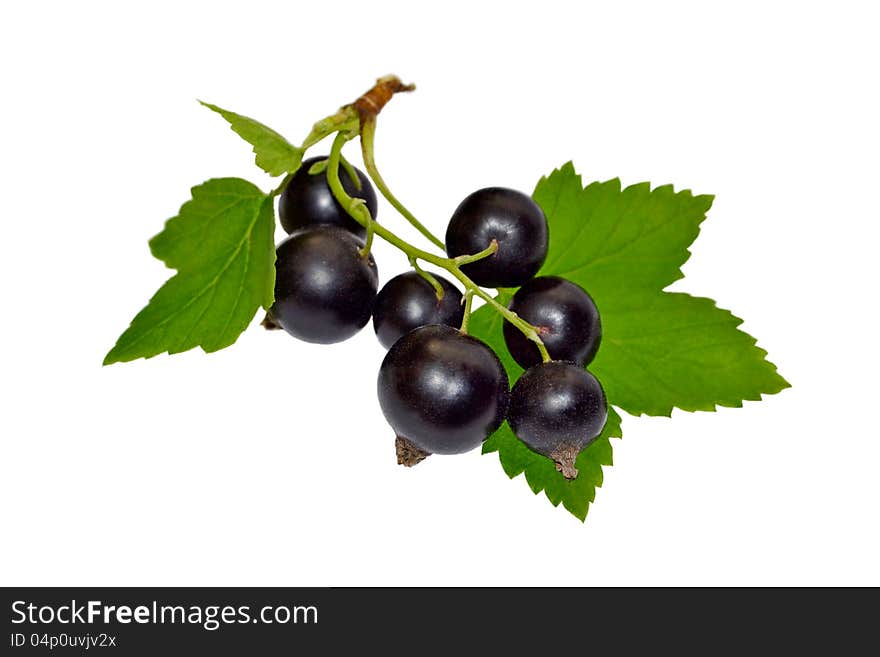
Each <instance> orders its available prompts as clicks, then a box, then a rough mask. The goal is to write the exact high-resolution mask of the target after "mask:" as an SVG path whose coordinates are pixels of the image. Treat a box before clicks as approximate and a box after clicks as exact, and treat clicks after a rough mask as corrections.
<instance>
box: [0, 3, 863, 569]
mask: <svg viewBox="0 0 880 657" xmlns="http://www.w3.org/2000/svg"><path fill="white" fill-rule="evenodd" d="M300 5H303V6H300ZM872 7H873V4H872V3H867V2H866V3H850V2H835V3H803V2H797V3H790V4H788V3H769V2H760V3H743V2H739V3H728V4H727V8H726V9H722V8H718V3H703V2H695V3H643V4H633V3H625V2H614V3H611V2H602V3H596V4H592V3H574V2H572V3H559V2H550V1H544V2H540V3H534V2H529V3H522V4H519V3H514V2H510V1H508V2H503V3H488V2H486V3H477V2H466V3H454V2H446V3H442V4H441V5H437V4H431V3H428V4H424V3H414V2H408V3H400V4H399V5H393V4H390V3H381V2H375V1H371V2H363V3H359V4H358V3H349V2H333V3H324V2H310V3H297V2H290V1H286V2H277V3H262V2H249V3H221V2H209V3H208V2H206V3H196V2H192V3H183V2H172V3H165V2H152V3H146V4H143V3H141V4H135V3H119V2H113V3H104V4H99V3H94V2H76V3H62V2H58V3H49V2H32V3H4V4H3V8H2V9H0V61H2V65H0V81H2V87H0V89H2V94H0V95H2V101H0V119H2V120H0V126H2V135H3V136H2V148H0V180H2V190H3V193H2V197H0V217H2V222H3V231H2V239H0V254H2V255H0V275H2V278H0V280H2V292H3V293H2V308H3V321H2V325H0V331H2V340H0V372H2V387H3V390H2V411H0V434H2V455H0V527H2V529H0V534H2V540H0V583H2V584H6V585H13V584H22V585H25V584H27V585H50V584H89V585H122V584H128V585H133V584H141V585H161V584H173V585H199V584H201V585H227V584H228V585H233V584H235V585H244V584H250V585H343V584H350V585H368V584H378V585H385V584H389V585H390V584H404V585H410V584H412V585H428V584H478V585H484V584H486V585H488V584H498V585H516V584H527V585H532V584H579V585H592V584H596V585H598V584H675V585H677V584H682V585H684V584H695V585H704V584H734V585H738V584H769V585H782V584H873V585H878V584H880V565H878V559H877V554H878V552H880V529H878V504H880V494H878V483H877V479H878V475H877V472H878V468H880V435H878V433H880V432H878V429H877V414H876V408H877V401H876V397H877V366H878V363H877V340H878V337H877V336H878V328H877V291H876V284H877V281H878V276H877V266H876V264H875V263H876V259H877V236H878V227H877V226H878V220H880V216H878V215H880V212H878V206H877V198H878V196H877V184H878V174H880V170H878V168H880V167H878V152H880V134H878V116H880V103H878V79H877V62H878V61H880V48H878V40H877V27H878V20H877V16H876V15H874V14H873V11H872ZM389 72H394V73H397V74H399V75H400V76H401V77H402V78H404V79H405V80H412V81H415V82H417V83H418V85H419V89H418V91H417V92H416V93H414V94H411V95H409V96H401V97H399V98H396V99H395V100H394V101H393V102H392V104H391V105H389V106H388V107H387V108H386V111H385V112H384V113H383V114H382V116H381V119H380V123H379V132H378V137H377V156H378V160H379V164H380V167H381V168H382V169H383V173H384V177H385V178H386V180H388V181H390V184H391V185H392V187H393V188H394V189H395V190H396V191H397V192H398V194H399V195H400V196H401V198H402V199H403V200H404V201H405V202H407V203H408V204H409V205H410V206H411V208H412V209H413V210H414V211H415V213H416V214H417V215H419V216H421V217H423V218H424V220H425V221H426V222H427V223H428V224H429V225H430V226H431V227H432V228H433V229H434V230H435V232H439V233H441V234H442V232H443V230H444V226H445V222H446V220H447V218H448V217H449V215H450V213H451V212H452V210H453V209H454V208H455V206H456V204H457V203H458V201H459V200H460V199H461V198H463V197H464V196H465V195H466V194H468V193H469V192H470V191H472V190H474V189H476V188H478V187H483V186H487V185H505V186H510V187H516V188H520V189H523V190H525V191H528V192H530V191H531V190H532V188H533V186H534V183H535V182H536V180H537V179H538V178H539V177H540V176H541V175H542V174H545V173H548V172H549V171H550V170H552V169H553V168H554V167H555V166H558V165H560V164H562V163H563V162H565V161H566V160H569V159H573V160H574V161H575V164H576V166H577V167H578V169H579V171H580V172H581V173H582V174H583V175H584V177H585V180H594V179H601V180H604V179H608V178H612V177H615V176H619V177H621V178H622V180H623V181H624V183H625V184H631V183H636V182H640V181H643V180H650V181H652V182H653V183H655V184H662V183H667V182H672V183H674V184H675V185H676V187H677V188H691V189H693V190H694V191H695V192H696V193H714V194H716V201H715V206H714V207H713V209H712V210H711V213H710V216H709V220H708V221H707V222H706V223H705V224H704V228H703V231H702V234H701V236H700V237H699V238H698V240H697V242H696V244H695V248H694V255H693V257H692V258H691V260H690V261H689V262H688V264H687V265H686V267H685V273H686V275H687V278H686V280H685V281H683V282H681V283H679V284H677V285H676V288H677V289H681V290H686V291H689V292H693V293H696V294H702V295H706V296H712V297H713V298H715V299H717V300H718V302H719V303H720V305H721V306H723V307H725V308H730V309H732V310H733V311H734V312H735V313H736V314H737V315H739V316H742V317H744V318H745V319H746V322H745V325H744V328H745V329H746V330H747V331H749V332H751V333H753V334H754V335H756V336H758V338H759V344H760V345H761V346H763V347H764V348H766V349H767V350H768V351H769V352H770V355H771V359H772V360H773V361H774V362H775V363H777V364H778V365H779V367H780V371H781V372H782V373H783V375H784V376H786V378H788V379H789V380H790V381H791V383H792V384H793V388H792V389H790V390H786V391H784V392H783V393H781V394H779V395H777V396H773V397H770V398H768V399H765V401H763V402H761V403H747V404H746V405H745V408H743V409H723V410H721V411H719V412H717V413H701V414H687V413H679V412H676V413H674V415H673V417H672V418H671V419H668V418H634V417H629V416H626V417H625V418H624V436H625V437H624V439H623V440H622V441H617V440H616V441H615V442H614V448H615V455H614V460H615V465H614V467H612V468H609V469H607V470H606V477H605V484H604V486H603V487H602V488H601V489H600V490H599V491H598V496H597V501H596V504H595V505H594V506H593V507H592V508H591V510H590V513H589V516H588V519H587V522H586V524H585V525H582V524H581V523H580V522H579V521H577V520H576V519H574V518H573V517H572V516H570V515H569V514H568V513H567V512H565V511H564V510H562V509H554V508H553V507H552V506H551V505H550V504H549V503H548V502H547V500H546V499H545V498H544V497H543V496H534V495H532V493H531V492H530V490H529V489H528V487H527V486H526V484H525V482H524V481H523V480H522V478H519V479H518V480H514V481H510V480H508V479H507V477H506V476H505V475H504V473H503V472H502V470H501V468H500V466H499V464H498V460H497V456H495V455H491V456H485V457H481V456H480V455H479V454H478V453H476V452H474V453H471V454H468V455H465V456H462V457H455V458H453V457H447V458H441V457H435V458H432V459H429V460H428V461H427V462H425V463H424V464H421V465H419V466H418V467H417V468H414V469H412V470H407V469H404V468H401V467H398V466H397V465H396V463H395V460H394V452H393V447H392V435H391V432H390V431H389V430H388V428H387V426H386V425H385V423H384V420H383V418H382V416H381V413H380V411H379V408H378V404H377V402H376V399H375V389H374V386H375V376H376V371H377V368H378V366H379V363H380V362H381V358H382V354H383V351H382V349H381V348H380V346H379V344H378V343H377V342H376V340H375V337H374V336H373V335H372V331H371V329H367V330H364V331H363V332H362V333H360V334H359V335H358V336H356V337H355V338H354V339H352V340H350V341H348V342H346V343H343V344H341V345H337V346H333V347H325V346H314V345H307V344H304V343H299V342H297V341H295V340H293V339H290V338H288V337H287V336H286V335H283V334H278V333H275V334H267V333H265V332H263V331H262V330H260V329H259V327H257V326H256V325H254V326H253V327H252V328H251V329H250V330H249V331H247V332H246V333H245V334H244V335H242V337H241V338H240V340H239V341H238V343H237V344H236V345H235V346H234V347H232V348H230V349H228V350H225V351H222V352H219V353H216V354H212V355H205V354H204V353H202V352H201V351H198V350H197V351H193V352H190V353H186V354H183V355H179V356H174V357H167V356H163V357H157V358H155V359H152V360H149V361H138V362H134V363H130V364H123V365H114V366H112V367H108V368H101V366H100V363H101V359H102V358H103V356H104V354H105V352H106V351H107V350H108V348H109V347H110V346H112V344H113V342H114V341H115V339H116V337H117V336H118V334H119V333H120V332H121V331H122V330H123V329H124V328H125V327H126V326H127V324H128V321H129V320H130V319H131V317H132V316H133V315H134V314H135V313H136V312H137V311H138V310H139V309H140V308H141V307H142V305H143V304H144V303H146V301H147V300H148V299H149V297H150V295H151V294H152V293H153V291H154V290H155V289H156V288H158V287H159V285H161V283H162V282H163V281H164V280H165V279H166V278H167V277H168V276H169V272H168V271H167V270H166V269H164V267H163V266H162V265H161V263H159V262H158V261H155V260H153V259H152V258H151V257H150V254H149V251H148V249H147V245H146V241H147V239H148V238H149V237H151V236H152V235H153V234H155V233H156V232H158V231H159V230H160V229H161V227H162V224H163V222H164V220H165V219H166V218H168V217H170V216H172V215H174V214H175V213H176V211H177V209H178V207H179V206H180V204H181V203H182V202H183V201H185V200H186V199H187V198H188V194H189V192H188V190H189V187H190V186H191V185H194V184H197V183H199V182H201V181H203V180H205V179H207V178H209V177H214V176H227V175H232V176H235V175H238V176H243V177H247V178H250V179H251V180H254V181H255V182H257V183H258V184H260V185H261V186H263V188H264V189H268V188H269V187H270V186H271V184H272V181H271V180H270V179H269V178H268V177H267V176H265V175H264V174H262V173H261V172H260V171H259V170H258V169H256V168H255V167H254V166H253V163H252V155H251V153H250V149H249V147H248V146H247V145H246V144H244V143H243V142H241V141H240V140H239V139H238V137H236V136H235V135H234V134H233V133H232V132H230V131H229V129H228V127H227V126H226V125H225V124H224V122H223V121H222V119H221V118H220V117H218V116H217V115H215V114H212V113H211V112H209V111H207V110H205V109H204V108H202V107H200V106H199V105H198V104H197V103H196V102H195V99H196V98H201V99H205V100H208V101H210V102H214V103H217V104H219V105H221V106H223V107H228V108H230V109H232V110H234V111H237V112H240V113H243V114H246V115H249V116H253V117H255V118H257V119H259V120H261V121H263V122H265V123H267V124H268V125H270V126H272V127H274V128H276V129H277V130H279V131H281V132H282V133H285V134H287V135H288V136H289V137H290V138H291V139H292V140H299V139H301V138H302V136H303V135H304V134H305V132H306V131H307V130H308V128H309V127H310V125H311V123H312V122H313V121H315V120H316V119H318V118H320V117H321V116H323V115H325V114H328V113H330V112H332V111H333V110H335V109H336V108H337V107H338V106H339V105H341V104H343V103H344V102H348V101H350V100H352V99H353V98H354V97H356V96H357V95H358V94H359V93H360V92H362V91H364V90H365V89H366V88H367V87H369V86H370V84H372V82H373V80H374V78H376V77H377V76H379V75H382V74H385V73H389ZM352 154H354V152H352ZM355 159H356V158H355ZM392 215H393V213H392V211H391V209H390V207H389V206H387V205H382V206H381V207H380V218H381V219H385V220H386V221H388V222H390V223H391V225H396V226H397V227H398V228H400V229H401V230H403V231H404V232H405V229H404V228H403V226H402V223H401V221H402V220H399V219H396V218H393V216H392ZM408 234H410V235H413V234H412V233H408ZM414 237H415V236H414ZM376 257H377V260H378V262H379V267H380V275H381V278H382V281H385V280H387V279H388V278H390V277H391V276H392V275H394V274H396V273H399V272H401V271H403V270H404V267H405V264H406V263H405V260H404V259H403V258H402V257H401V256H400V255H398V254H397V253H395V252H393V250H392V249H390V248H388V247H387V246H386V245H384V244H381V245H378V246H377V247H376Z"/></svg>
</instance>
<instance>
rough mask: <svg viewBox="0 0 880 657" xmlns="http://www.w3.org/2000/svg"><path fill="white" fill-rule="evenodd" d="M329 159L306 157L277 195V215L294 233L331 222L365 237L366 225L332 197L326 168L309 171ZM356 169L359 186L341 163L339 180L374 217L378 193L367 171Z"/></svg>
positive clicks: (289, 230) (285, 226)
mask: <svg viewBox="0 0 880 657" xmlns="http://www.w3.org/2000/svg"><path fill="white" fill-rule="evenodd" d="M326 159H327V158H326V157H313V158H310V159H308V160H305V161H304V162H303V163H302V166H301V167H300V168H299V170H298V171H297V172H296V173H295V174H293V178H291V180H290V183H288V185H287V187H285V188H284V191H283V192H281V197H280V198H279V199H278V218H279V219H280V221H281V227H282V228H284V230H286V231H287V232H288V233H292V232H294V231H295V230H298V229H300V228H304V227H306V226H312V225H314V224H330V225H331V226H339V227H341V228H345V229H346V230H348V231H351V232H352V233H354V234H355V235H357V236H359V237H361V238H363V237H364V236H365V235H366V234H367V231H366V229H365V228H364V227H363V226H361V225H360V224H359V223H358V222H356V221H355V220H354V219H352V218H351V217H350V216H349V214H348V213H347V212H346V211H345V210H344V209H343V207H342V206H341V205H339V203H338V202H337V201H336V199H335V198H333V192H331V191H330V185H329V184H328V183H327V172H326V170H324V171H321V172H320V173H316V174H311V173H309V169H311V168H312V165H313V164H317V163H318V162H322V161H324V160H326ZM355 171H356V172H357V176H358V179H359V180H360V186H358V185H357V183H355V181H354V180H353V179H352V178H351V176H349V175H348V170H347V169H346V167H343V166H340V167H339V180H340V182H342V187H343V188H344V189H345V191H346V192H347V193H348V195H349V196H351V197H353V198H360V199H363V200H364V202H365V203H366V204H367V209H368V210H369V211H370V215H371V216H372V217H373V218H374V219H375V218H376V193H375V192H374V191H373V186H372V185H370V181H369V179H368V178H367V177H366V176H365V175H364V173H363V172H362V171H361V170H360V169H357V168H355Z"/></svg>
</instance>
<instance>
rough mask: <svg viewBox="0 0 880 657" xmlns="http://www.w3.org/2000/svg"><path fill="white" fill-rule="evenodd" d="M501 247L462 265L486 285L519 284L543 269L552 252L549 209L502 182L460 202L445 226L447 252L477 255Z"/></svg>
mask: <svg viewBox="0 0 880 657" xmlns="http://www.w3.org/2000/svg"><path fill="white" fill-rule="evenodd" d="M492 240H496V241H497V242H498V251H496V252H495V253H493V254H492V255H490V256H489V257H487V258H483V259H482V260H478V261H476V262H472V263H470V264H466V265H463V266H462V268H461V270H462V271H463V272H464V273H465V274H467V275H468V276H469V277H470V278H471V279H472V280H473V281H474V282H475V283H476V284H477V285H481V286H483V287H519V286H520V285H522V284H523V283H525V282H526V281H527V280H529V279H530V278H531V277H532V276H534V275H535V274H537V273H538V270H539V269H540V268H541V265H543V264H544V259H545V258H546V257H547V245H548V229H547V218H546V217H545V216H544V212H543V211H542V210H541V208H540V207H539V206H538V204H537V203H535V202H534V201H533V200H532V199H531V198H530V197H528V196H526V195H525V194H523V193H522V192H518V191H516V190H513V189H506V188H503V187H487V188H485V189H481V190H478V191H476V192H474V193H473V194H471V195H470V196H468V197H467V198H466V199H465V200H463V201H462V202H461V204H460V205H459V206H458V208H457V209H456V210H455V212H454V213H453V215H452V219H450V220H449V226H448V227H447V228H446V253H447V254H449V256H451V257H456V256H461V255H472V254H475V253H479V252H480V251H483V250H485V249H486V248H488V247H489V246H490V245H491V243H492Z"/></svg>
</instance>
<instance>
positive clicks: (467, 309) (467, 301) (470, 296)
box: [461, 290, 474, 333]
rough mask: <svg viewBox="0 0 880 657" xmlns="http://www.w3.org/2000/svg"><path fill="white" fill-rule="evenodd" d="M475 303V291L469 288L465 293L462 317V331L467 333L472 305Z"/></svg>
mask: <svg viewBox="0 0 880 657" xmlns="http://www.w3.org/2000/svg"><path fill="white" fill-rule="evenodd" d="M473 305H474V291H473V290H467V291H466V292H465V293H464V316H463V317H462V318H461V332H462V333H467V330H468V323H469V322H470V320H471V306H473Z"/></svg>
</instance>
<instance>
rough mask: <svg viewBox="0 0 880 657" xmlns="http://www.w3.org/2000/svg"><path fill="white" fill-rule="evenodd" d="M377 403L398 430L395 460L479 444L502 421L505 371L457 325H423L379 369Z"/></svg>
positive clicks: (393, 349)
mask: <svg viewBox="0 0 880 657" xmlns="http://www.w3.org/2000/svg"><path fill="white" fill-rule="evenodd" d="M377 387H378V393H379V405H380V406H381V407H382V412H383V413H384V414H385V419H387V420H388V423H389V424H390V425H391V427H392V428H393V429H394V431H395V432H396V433H397V436H398V438H399V440H398V459H399V461H400V462H402V463H404V464H405V465H412V464H413V463H415V462H418V460H420V459H418V458H416V459H413V460H411V461H409V462H407V454H403V455H402V454H401V447H402V446H403V448H404V449H405V450H409V455H410V456H412V455H413V454H415V455H416V456H418V455H419V452H421V457H422V458H423V457H424V456H426V455H427V454H458V453H460V452H466V451H468V450H471V449H474V448H475V447H478V446H479V445H480V443H482V442H483V441H484V440H486V438H488V437H489V435H491V434H492V433H493V432H494V431H495V430H496V429H497V428H498V427H499V426H500V425H501V422H502V421H503V420H504V415H505V412H506V411H507V398H508V382H507V373H506V372H505V371H504V367H503V366H502V365H501V361H499V360H498V357H497V356H496V355H495V352H493V351H492V350H491V349H490V348H489V347H487V346H486V345H485V344H483V343H482V342H480V341H479V340H477V339H476V338H474V337H471V336H469V335H464V334H462V333H461V332H460V331H459V330H458V329H455V328H452V327H450V326H445V325H441V324H432V325H429V326H422V327H420V328H417V329H415V330H414V331H411V332H409V333H407V334H406V335H405V336H403V337H402V338H400V340H398V341H397V342H395V343H394V345H393V346H392V347H391V349H390V350H389V351H388V353H387V354H386V355H385V360H383V361H382V366H381V368H380V369H379V381H378V386H377Z"/></svg>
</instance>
